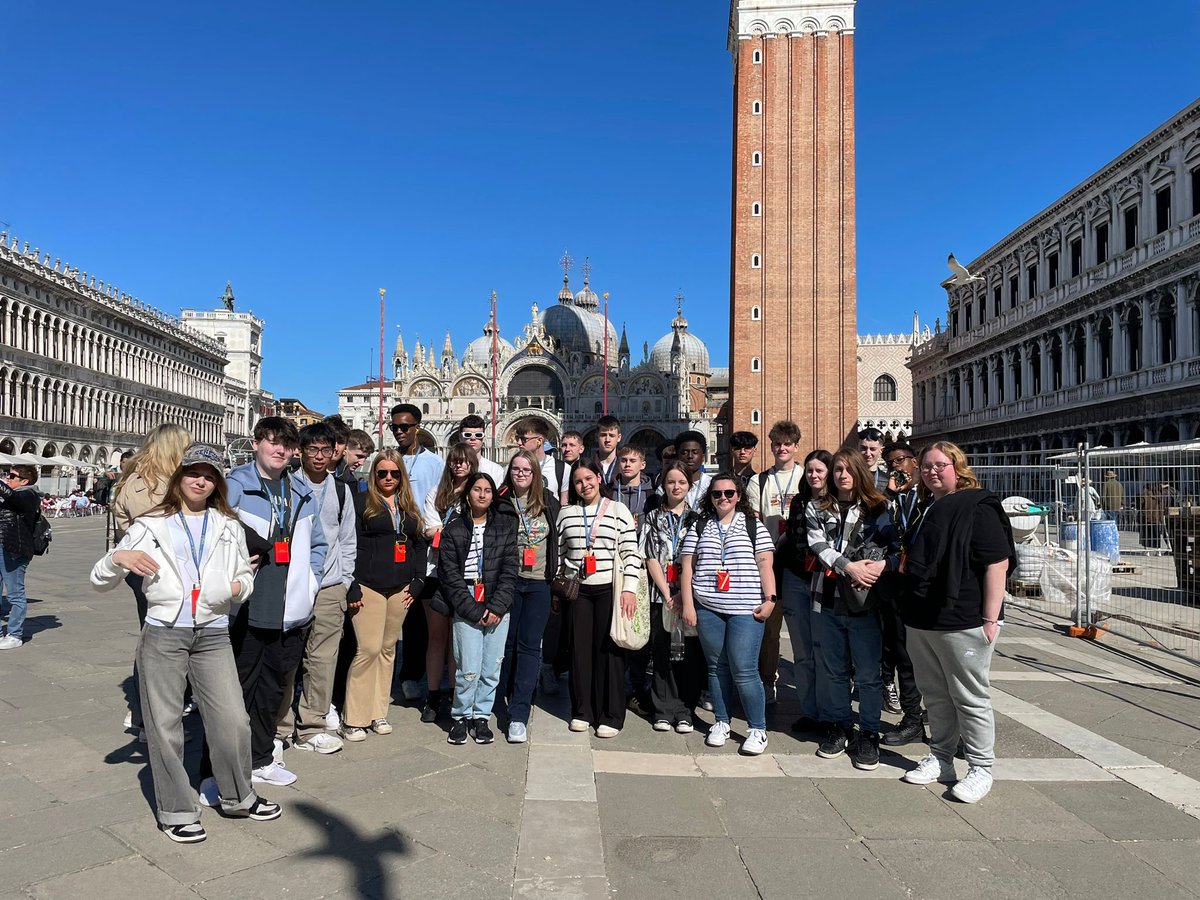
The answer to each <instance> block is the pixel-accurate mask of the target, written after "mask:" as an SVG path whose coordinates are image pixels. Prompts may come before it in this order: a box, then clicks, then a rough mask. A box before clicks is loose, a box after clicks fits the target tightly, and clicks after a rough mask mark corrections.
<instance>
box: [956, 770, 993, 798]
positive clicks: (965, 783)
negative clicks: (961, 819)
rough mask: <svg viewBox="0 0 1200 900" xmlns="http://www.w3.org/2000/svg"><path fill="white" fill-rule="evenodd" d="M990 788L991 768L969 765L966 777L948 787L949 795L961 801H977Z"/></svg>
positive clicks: (985, 794) (984, 795)
mask: <svg viewBox="0 0 1200 900" xmlns="http://www.w3.org/2000/svg"><path fill="white" fill-rule="evenodd" d="M991 789H992V770H991V769H985V768H984V767H983V766H969V767H968V768H967V777H966V778H964V779H963V780H962V781H960V782H958V784H956V785H954V787H952V788H950V796H951V797H953V798H954V799H955V800H959V801H961V802H963V803H978V802H979V801H980V800H982V799H983V798H984V797H986V796H987V793H988V791H990V790H991Z"/></svg>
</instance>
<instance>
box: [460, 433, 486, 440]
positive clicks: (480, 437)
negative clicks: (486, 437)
mask: <svg viewBox="0 0 1200 900" xmlns="http://www.w3.org/2000/svg"><path fill="white" fill-rule="evenodd" d="M462 436H463V440H467V441H470V440H476V441H481V440H483V432H482V431H464V432H463V433H462Z"/></svg>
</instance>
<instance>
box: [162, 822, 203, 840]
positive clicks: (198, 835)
mask: <svg viewBox="0 0 1200 900" xmlns="http://www.w3.org/2000/svg"><path fill="white" fill-rule="evenodd" d="M158 827H159V828H161V829H162V833H163V834H165V835H166V836H167V837H169V838H170V839H171V840H173V841H174V842H175V843H177V844H198V843H200V842H201V841H202V840H204V839H205V838H206V837H208V834H207V833H206V832H205V831H204V826H203V825H201V824H200V823H199V822H191V823H189V824H187V825H160V826H158Z"/></svg>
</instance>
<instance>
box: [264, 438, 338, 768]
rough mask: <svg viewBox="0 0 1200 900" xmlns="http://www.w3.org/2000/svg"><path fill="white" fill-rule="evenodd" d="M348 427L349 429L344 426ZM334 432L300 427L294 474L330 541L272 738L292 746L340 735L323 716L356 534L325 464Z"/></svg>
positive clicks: (321, 746) (331, 743)
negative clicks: (297, 667)
mask: <svg viewBox="0 0 1200 900" xmlns="http://www.w3.org/2000/svg"><path fill="white" fill-rule="evenodd" d="M347 430H348V429H347ZM336 441H337V432H336V431H335V430H334V429H333V428H332V427H331V426H330V425H329V423H327V422H318V423H316V424H313V425H306V426H305V427H304V428H301V429H300V471H299V473H297V475H296V477H297V478H298V479H299V481H300V483H301V484H303V485H305V486H306V487H307V488H308V489H309V490H310V491H312V493H313V496H315V497H316V498H317V514H318V517H319V518H320V520H321V528H322V530H323V531H324V532H325V538H326V540H327V541H328V542H329V550H328V552H327V553H326V554H325V574H324V577H323V578H322V579H321V589H320V590H319V591H317V599H316V602H315V604H314V605H313V620H312V625H311V626H310V627H309V629H308V638H307V640H306V641H305V644H304V687H303V691H302V693H301V695H300V704H299V706H298V707H297V713H298V715H293V713H292V700H293V699H294V694H295V692H294V679H289V680H288V682H287V684H286V685H285V688H284V692H283V702H282V704H281V706H280V708H279V721H278V722H277V724H276V729H275V738H276V741H278V742H279V743H280V744H283V745H284V746H286V745H287V744H289V743H290V744H292V745H293V746H294V747H295V748H296V749H297V750H315V751H316V752H317V753H337V752H338V751H339V750H341V749H342V740H341V738H339V737H338V736H337V735H335V734H332V733H331V732H330V731H329V730H328V727H327V723H326V721H325V717H326V714H327V712H328V710H329V707H330V705H331V703H330V701H331V697H332V695H333V678H334V668H335V666H336V664H337V653H338V645H339V644H340V643H341V640H342V626H343V621H344V619H345V617H346V591H347V590H348V589H349V588H350V585H351V583H352V582H353V581H354V562H355V559H356V558H357V557H358V534H357V532H356V531H355V522H354V492H353V491H352V490H351V489H350V487H349V486H348V485H347V484H345V483H344V482H342V481H340V480H339V479H338V478H337V477H336V476H335V475H334V474H333V472H331V471H330V469H331V468H332V467H333V457H334V454H335V453H336Z"/></svg>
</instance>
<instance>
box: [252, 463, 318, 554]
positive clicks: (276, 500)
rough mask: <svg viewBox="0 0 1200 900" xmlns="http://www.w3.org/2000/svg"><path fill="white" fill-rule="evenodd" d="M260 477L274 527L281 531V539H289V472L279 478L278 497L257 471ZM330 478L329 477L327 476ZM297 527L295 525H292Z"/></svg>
mask: <svg viewBox="0 0 1200 900" xmlns="http://www.w3.org/2000/svg"><path fill="white" fill-rule="evenodd" d="M255 473H256V474H257V475H258V483H259V484H260V485H262V489H263V493H264V494H266V495H267V502H268V503H270V504H271V518H272V520H273V521H272V525H273V526H274V528H277V529H278V531H279V535H280V537H284V538H286V537H288V536H289V535H290V533H291V531H290V529H289V528H288V514H289V513H290V512H291V509H292V486H291V484H290V483H289V481H288V475H287V472H284V473H283V474H282V475H280V476H279V496H278V497H276V496H275V493H274V491H272V490H271V486H270V485H268V484H267V480H266V479H265V478H263V477H262V473H261V472H259V471H258V470H257V469H255ZM326 477H328V476H326ZM292 524H293V525H295V523H294V522H293V523H292Z"/></svg>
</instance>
